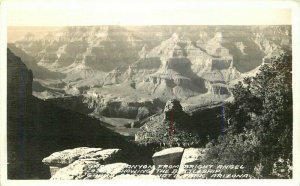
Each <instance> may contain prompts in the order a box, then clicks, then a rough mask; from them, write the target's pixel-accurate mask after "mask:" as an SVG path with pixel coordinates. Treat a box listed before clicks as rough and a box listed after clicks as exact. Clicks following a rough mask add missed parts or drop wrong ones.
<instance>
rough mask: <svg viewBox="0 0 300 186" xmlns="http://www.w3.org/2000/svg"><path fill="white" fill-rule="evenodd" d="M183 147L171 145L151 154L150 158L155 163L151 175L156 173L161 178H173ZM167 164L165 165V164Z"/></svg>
mask: <svg viewBox="0 0 300 186" xmlns="http://www.w3.org/2000/svg"><path fill="white" fill-rule="evenodd" d="M183 150H184V149H183V148H181V147H173V148H168V149H164V150H162V151H159V152H156V153H155V154H153V156H152V159H153V163H154V165H155V170H154V171H153V173H152V174H153V175H158V176H160V178H163V179H173V178H175V176H176V174H174V173H177V171H178V168H179V166H178V165H179V163H180V160H181V157H182V154H183ZM166 165H167V166H166Z"/></svg>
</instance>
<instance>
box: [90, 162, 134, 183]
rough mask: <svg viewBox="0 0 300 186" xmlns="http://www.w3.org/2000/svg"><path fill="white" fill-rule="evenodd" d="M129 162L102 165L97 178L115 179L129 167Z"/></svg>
mask: <svg viewBox="0 0 300 186" xmlns="http://www.w3.org/2000/svg"><path fill="white" fill-rule="evenodd" d="M128 166H129V165H128V164H127V163H112V164H108V165H104V166H101V167H100V168H99V169H98V170H97V173H96V176H95V179H101V180H102V179H105V180H106V179H113V178H114V177H116V176H118V175H122V174H123V171H124V170H125V169H126V168H127V167H128Z"/></svg>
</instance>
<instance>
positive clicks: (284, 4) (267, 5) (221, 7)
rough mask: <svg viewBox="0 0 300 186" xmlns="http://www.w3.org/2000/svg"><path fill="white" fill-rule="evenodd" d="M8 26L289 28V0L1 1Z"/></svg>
mask: <svg viewBox="0 0 300 186" xmlns="http://www.w3.org/2000/svg"><path fill="white" fill-rule="evenodd" d="M3 2H4V5H5V6H6V8H5V9H6V11H7V14H6V16H7V25H8V26H75V25H199V24H200V25H228V24H229V25H289V24H291V23H292V19H291V17H292V13H291V7H292V4H293V2H292V1H262V2H261V1H255V0H252V1H248V2H247V1H224V0H223V1H203V0H202V1H201V0H163V1H159V0H126V1H125V0H107V1H104V0H72V1H71V0H60V1H58V0H51V1H50V0H47V1H46V0H22V1H20V0H19V1H18V0H3Z"/></svg>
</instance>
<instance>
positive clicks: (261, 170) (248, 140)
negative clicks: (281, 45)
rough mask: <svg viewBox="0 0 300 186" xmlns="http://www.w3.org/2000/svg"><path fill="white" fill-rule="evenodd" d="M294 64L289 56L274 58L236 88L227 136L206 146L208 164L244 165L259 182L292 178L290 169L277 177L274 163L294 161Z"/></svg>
mask: <svg viewBox="0 0 300 186" xmlns="http://www.w3.org/2000/svg"><path fill="white" fill-rule="evenodd" d="M291 61H292V57H291V55H290V54H288V53H285V54H283V55H281V56H280V57H278V58H273V59H272V63H271V64H269V65H263V66H262V67H261V68H260V69H259V73H257V75H256V76H255V77H252V78H249V77H248V78H245V79H244V80H243V82H239V83H238V84H237V85H236V86H235V87H234V89H233V90H232V92H233V96H234V102H233V103H229V104H227V105H226V107H225V119H226V121H227V126H226V127H227V133H226V134H225V135H224V136H220V137H219V138H218V140H216V141H211V142H210V143H209V144H207V147H209V150H208V153H207V156H206V161H207V162H214V163H216V164H228V163H230V164H244V165H245V166H246V167H247V168H246V170H247V171H248V173H250V174H252V175H253V176H254V177H256V178H270V177H274V176H275V177H280V178H283V177H284V178H289V177H290V175H291V170H290V167H289V168H287V167H288V166H287V167H286V168H285V169H288V170H284V171H283V170H281V171H283V172H288V173H287V174H280V175H281V176H278V175H279V174H277V175H276V174H274V162H276V161H278V159H284V160H285V161H287V162H291V161H292V135H293V134H292V116H293V113H292V111H293V109H292V105H293V104H292V73H291V72H292V62H291ZM283 169H284V168H283Z"/></svg>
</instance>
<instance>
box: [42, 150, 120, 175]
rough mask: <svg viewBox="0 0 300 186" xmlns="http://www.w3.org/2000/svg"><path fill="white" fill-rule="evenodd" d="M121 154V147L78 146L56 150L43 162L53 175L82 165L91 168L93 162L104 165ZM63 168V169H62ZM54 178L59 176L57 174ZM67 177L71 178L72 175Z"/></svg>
mask: <svg viewBox="0 0 300 186" xmlns="http://www.w3.org/2000/svg"><path fill="white" fill-rule="evenodd" d="M120 154H121V150H120V149H102V148H89V147H78V148H74V149H67V150H63V151H59V152H55V153H53V154H51V155H50V156H48V157H46V158H44V159H43V160H42V162H43V163H44V164H45V165H48V166H49V169H50V173H51V176H52V177H53V176H54V175H56V174H57V173H60V174H62V171H70V170H75V168H76V169H77V168H78V170H80V167H85V168H84V170H86V169H89V166H90V165H91V164H93V166H96V167H97V166H98V165H100V164H101V165H104V164H109V163H113V162H116V161H117V160H118V158H119V157H120ZM75 162H76V163H75ZM93 166H92V167H93ZM63 168H64V169H63ZM61 169H63V170H62V171H61ZM79 177H80V176H79ZM54 178H57V176H56V177H54ZM65 178H68V179H69V178H70V177H65Z"/></svg>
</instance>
